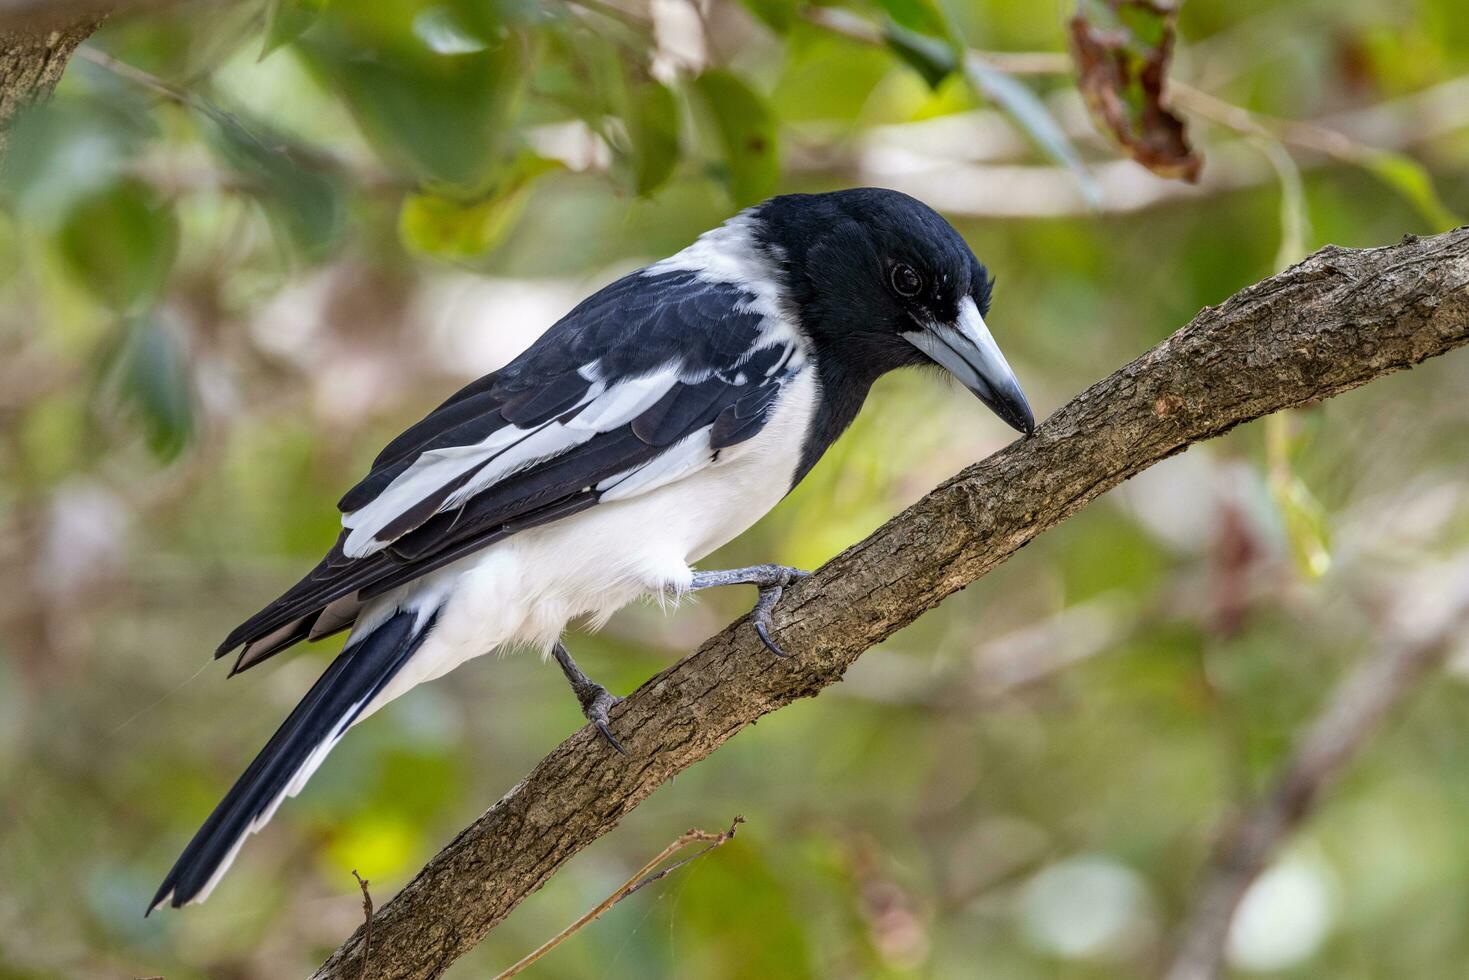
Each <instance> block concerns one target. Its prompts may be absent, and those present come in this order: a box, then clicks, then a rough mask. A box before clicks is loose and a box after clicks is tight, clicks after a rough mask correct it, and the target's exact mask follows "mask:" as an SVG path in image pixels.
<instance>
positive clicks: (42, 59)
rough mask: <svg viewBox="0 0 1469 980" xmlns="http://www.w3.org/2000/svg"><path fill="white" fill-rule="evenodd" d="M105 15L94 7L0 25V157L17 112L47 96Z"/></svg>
mask: <svg viewBox="0 0 1469 980" xmlns="http://www.w3.org/2000/svg"><path fill="white" fill-rule="evenodd" d="M105 16H106V15H105V14H103V13H99V12H97V10H96V9H93V10H91V11H89V12H86V13H80V14H73V15H71V16H70V17H57V16H53V15H40V14H38V15H36V16H35V17H33V18H32V19H30V20H29V21H17V22H15V23H8V24H5V25H3V26H0V158H3V157H4V155H5V150H6V149H7V147H8V146H9V139H10V134H9V132H8V131H9V129H10V123H11V120H13V119H14V118H15V115H16V113H18V112H20V111H21V110H22V109H24V108H25V107H26V106H28V105H31V104H32V103H35V102H42V101H45V100H46V99H47V98H49V97H50V95H51V90H52V89H54V88H55V87H56V83H57V82H59V81H61V73H62V72H64V71H65V70H66V63H67V62H68V61H69V60H70V59H71V53H72V52H73V51H75V50H76V47H77V45H78V44H81V43H82V42H83V41H85V40H86V39H87V38H89V37H91V35H92V32H93V31H95V30H96V29H97V27H98V25H100V24H101V23H102V20H103V18H104V17H105Z"/></svg>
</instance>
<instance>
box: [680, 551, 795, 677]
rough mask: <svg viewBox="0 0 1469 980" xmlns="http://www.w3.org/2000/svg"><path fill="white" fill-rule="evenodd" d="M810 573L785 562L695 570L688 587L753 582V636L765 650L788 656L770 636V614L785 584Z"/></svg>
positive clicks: (697, 587) (700, 587)
mask: <svg viewBox="0 0 1469 980" xmlns="http://www.w3.org/2000/svg"><path fill="white" fill-rule="evenodd" d="M810 574H811V573H810V572H806V571H802V570H801V569H799V568H791V567H789V566H787V565H751V566H750V567H748V568H730V569H724V570H721V571H713V572H695V573H694V577H693V581H692V582H691V583H690V586H689V588H690V590H693V589H708V588H712V587H713V586H716V585H753V586H755V587H756V588H758V589H759V590H760V597H759V598H758V599H756V600H755V608H754V609H752V610H750V623H751V625H753V626H754V627H755V635H756V636H758V637H760V642H761V643H763V644H765V649H767V650H769V651H770V652H771V653H773V654H775V655H776V656H777V657H789V656H790V654H788V653H786V652H785V651H784V650H782V649H781V648H780V644H778V643H776V642H775V640H773V639H771V636H770V631H771V629H772V628H773V626H772V623H771V618H770V614H771V612H772V611H773V610H774V609H775V604H776V603H777V602H779V601H780V597H781V596H782V595H783V594H784V593H785V590H786V588H787V587H788V586H790V585H793V584H795V583H796V582H798V581H800V580H801V579H803V578H805V577H806V576H808V575H810Z"/></svg>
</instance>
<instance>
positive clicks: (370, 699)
mask: <svg viewBox="0 0 1469 980" xmlns="http://www.w3.org/2000/svg"><path fill="white" fill-rule="evenodd" d="M991 286H992V280H991V278H990V276H989V274H988V272H986V270H985V267H984V266H983V265H981V264H980V263H979V261H978V260H977V259H976V258H975V257H974V254H973V253H972V252H971V251H970V249H969V247H968V246H967V245H966V244H965V242H964V240H963V239H962V238H961V237H960V236H959V234H958V233H957V232H956V231H955V230H954V229H953V228H952V227H951V226H950V225H949V224H948V222H946V221H945V220H944V219H943V218H942V217H940V216H939V215H938V214H937V213H936V212H934V211H933V210H931V209H930V208H928V207H927V206H925V205H923V204H922V203H920V202H918V201H916V200H914V199H913V198H911V197H907V196H906V195H903V194H899V193H896V192H893V191H885V190H875V189H856V190H847V191H838V192H835V193H830V194H814V195H805V194H798V195H790V196H785V197H776V198H772V199H771V200H769V201H766V202H765V203H764V204H760V205H757V206H756V207H753V208H750V209H749V210H746V211H744V212H741V213H740V214H738V215H736V216H735V217H733V218H731V219H730V220H729V221H727V222H726V223H725V224H723V225H722V226H720V227H719V228H716V229H714V230H713V231H710V232H708V233H706V234H704V235H703V236H701V237H700V238H699V239H698V240H697V241H695V242H694V243H693V244H692V245H690V246H689V247H688V248H685V249H684V250H683V251H681V252H679V253H678V254H676V255H674V256H672V257H670V258H667V259H664V260H663V261H661V262H657V263H655V264H653V265H651V266H648V267H647V268H645V269H642V270H640V271H638V272H634V273H632V274H631V275H628V276H625V277H623V278H622V279H619V280H617V281H616V282H614V283H612V284H611V285H609V286H607V287H606V288H605V289H602V290H601V291H600V292H598V293H596V294H595V295H593V296H591V297H589V298H588V299H586V300H585V301H583V302H582V303H581V304H580V305H579V306H577V307H576V308H575V309H574V310H572V311H571V312H570V313H568V314H567V315H566V316H565V317H564V318H562V319H561V320H560V321H559V322H557V323H556V324H555V325H554V326H552V327H551V328H550V329H549V330H548V331H547V332H546V333H545V334H544V335H543V336H542V337H541V338H540V339H539V340H537V341H536V342H535V343H534V344H532V345H531V347H530V348H529V349H528V350H526V351H525V352H524V353H523V354H521V355H520V356H519V357H517V358H516V359H515V360H513V361H511V362H510V364H509V365H507V366H506V367H504V368H503V369H501V370H499V371H496V372H494V373H493V374H490V375H487V376H485V377H484V378H481V379H480V380H478V381H475V382H473V383H471V384H469V385H467V386H466V387H464V388H462V389H461V390H460V391H458V392H457V393H455V394H454V395H453V396H452V397H450V398H449V399H448V401H446V402H444V403H443V404H442V405H440V406H439V407H438V408H436V409H434V410H433V411H432V412H430V413H429V414H428V415H427V416H426V417H425V418H424V419H423V420H422V421H420V422H418V423H417V424H415V425H413V426H412V427H410V428H409V429H408V430H407V431H406V432H404V433H403V434H402V435H400V436H399V437H398V438H396V439H394V440H393V441H392V442H391V443H389V444H388V446H387V448H386V449H384V450H383V451H382V453H381V454H380V455H379V456H378V457H377V460H376V461H375V462H374V463H373V466H372V471H371V472H370V473H368V474H367V476H366V477H364V478H363V479H362V480H361V482H359V483H358V484H357V485H356V486H354V487H353V488H352V489H351V490H348V491H347V493H346V495H345V496H344V497H342V499H341V502H340V504H339V507H340V509H341V511H342V532H341V536H340V537H339V538H338V539H337V543H336V544H335V545H334V546H333V547H332V549H331V551H330V552H329V553H328V554H327V556H326V557H325V558H323V559H322V560H321V562H320V564H318V565H317V566H316V567H315V568H314V569H312V570H311V572H310V573H309V574H308V575H307V576H306V577H305V578H304V579H302V580H301V581H300V582H299V583H297V584H296V585H295V586H293V587H292V588H291V589H290V590H289V591H287V592H286V593H285V594H284V595H282V596H281V597H280V598H279V599H277V600H275V601H274V602H272V603H271V604H270V605H268V606H266V607H265V608H264V609H262V610H261V611H260V612H259V613H257V614H255V615H254V616H252V617H251V618H250V619H249V620H247V621H246V622H245V623H244V624H243V625H241V626H240V627H239V628H238V629H236V630H235V631H234V632H233V633H231V634H230V635H229V636H228V637H227V638H226V639H225V641H224V643H223V644H221V646H220V648H219V650H218V652H217V654H216V656H224V655H225V654H227V653H229V652H231V651H232V650H234V649H236V648H237V647H243V649H242V650H241V652H240V654H239V658H238V659H237V660H236V662H235V665H234V669H233V671H232V672H231V673H235V672H238V671H241V670H245V669H246V668H249V667H253V666H255V665H256V664H258V663H261V662H262V661H264V660H265V659H267V658H268V657H271V656H274V655H275V654H276V653H279V652H280V651H281V650H284V649H285V648H287V647H289V646H291V645H292V644H295V643H297V642H299V641H301V640H315V639H319V638H321V637H324V636H330V635H332V634H334V633H337V632H338V631H341V630H345V629H349V628H350V629H351V631H352V632H351V635H350V636H349V638H348V639H347V642H346V645H345V646H344V647H343V649H342V652H341V653H340V654H339V655H338V656H337V657H336V659H335V660H334V661H333V662H332V663H331V665H330V666H329V667H328V668H327V669H326V671H325V673H323V674H322V676H321V678H320V679H319V680H318V681H317V682H316V684H315V685H314V686H313V687H312V688H311V690H310V691H309V692H308V693H307V694H306V697H305V698H304V699H303V700H302V701H301V703H300V704H299V705H298V706H297V707H296V709H295V710H294V711H293V712H292V713H291V715H290V717H288V718H287V719H286V721H285V723H284V724H283V725H282V726H281V728H280V730H279V731H277V732H276V733H275V735H274V736H273V737H272V738H271V739H270V741H269V743H267V745H266V746H265V748H264V750H263V751H261V753H260V755H259V756H258V757H257V758H256V759H255V761H254V762H252V763H251V764H250V767H249V768H248V769H246V770H245V773H244V775H243V776H241V777H240V779H239V781H238V782H236V783H235V785H234V787H233V788H232V789H231V790H230V791H229V794H228V795H227V796H226V797H225V798H224V801H223V802H221V803H220V804H219V806H218V807H217V808H216V809H215V810H214V812H213V813H212V814H210V816H209V818H208V820H206V821H205V823H204V826H203V827H202V828H200V830H199V832H198V833H197V834H196V835H195V836H194V839H193V840H192V841H190V842H189V845H188V847H187V848H185V850H184V853H183V855H182V856H181V857H180V858H179V859H178V862H177V863H176V864H175V865H174V867H173V870H171V871H170V872H169V873H168V877H167V878H165V879H164V882H163V884H162V886H161V887H160V888H159V889H158V893H157V895H156V896H155V897H154V899H153V902H152V904H151V905H150V906H149V911H150V912H151V911H152V910H153V909H154V908H157V907H158V906H159V905H163V904H165V903H167V904H171V905H173V906H175V907H178V906H181V905H184V904H186V903H190V902H198V901H202V900H203V899H204V898H206V897H207V896H208V895H209V893H210V891H211V890H212V889H213V888H214V887H215V885H216V884H217V883H218V882H219V880H220V878H221V877H222V876H223V875H224V873H225V871H226V869H227V868H228V867H229V865H230V863H231V862H232V861H233V860H234V858H235V856H236V854H237V853H238V852H239V850H240V847H241V845H242V844H243V843H244V841H245V839H246V838H247V837H248V836H249V835H251V834H253V833H255V832H256V831H258V830H259V829H260V828H261V827H262V826H264V825H265V823H266V822H267V821H269V820H270V818H271V816H272V815H273V814H274V813H275V811H276V808H277V807H279V806H280V804H281V802H282V801H283V800H284V799H285V798H286V797H288V796H294V795H295V794H296V793H298V792H299V791H300V790H301V788H302V787H303V786H304V785H305V784H306V781H307V779H309V778H310V777H311V774H312V773H313V772H314V771H315V770H316V768H317V767H318V766H320V765H321V763H322V761H323V760H324V759H325V758H326V756H327V753H329V752H330V751H331V750H332V747H333V746H335V745H336V744H337V742H338V741H340V740H341V738H342V736H343V735H344V734H345V733H346V731H347V729H348V728H350V727H351V726H353V725H355V724H357V723H358V722H360V721H362V720H363V719H364V718H366V717H367V716H369V715H371V714H372V713H373V712H374V711H376V710H378V709H379V708H381V707H382V706H383V705H385V704H387V703H388V702H389V701H391V700H393V699H394V698H396V697H398V696H399V695H401V694H403V693H405V692H406V691H408V690H409V689H410V688H412V687H414V686H415V685H417V684H421V683H423V682H424V681H428V680H432V679H434V678H436V677H439V676H441V675H443V674H444V673H447V672H448V671H450V670H453V669H454V668H455V667H458V666H459V665H460V664H462V663H464V662H465V661H466V660H470V659H472V658H474V657H478V656H480V655H482V654H485V653H488V652H490V651H491V650H494V649H496V648H497V647H501V646H505V645H510V644H519V645H526V646H532V647H536V648H539V649H541V650H543V651H546V652H548V653H550V654H551V655H553V656H554V657H555V658H556V660H557V661H558V663H560V665H561V668H562V670H563V671H564V672H565V673H566V676H567V678H568V680H569V681H570V682H571V685H572V688H573V690H574V691H575V693H576V695H577V698H578V700H579V701H580V703H581V706H582V710H583V713H584V714H585V715H586V716H587V718H588V719H589V721H591V723H592V724H594V725H595V726H596V727H597V728H598V729H599V730H600V731H601V732H602V734H603V735H604V736H606V739H607V741H608V742H609V743H610V744H611V746H612V748H615V749H617V750H618V751H621V746H620V745H619V744H618V742H617V740H616V738H615V736H614V734H613V731H612V729H611V727H610V725H609V723H608V717H607V711H608V709H609V708H610V707H611V706H612V705H613V704H615V703H616V700H617V699H616V698H614V697H612V696H611V695H609V694H608V692H607V691H606V689H604V688H603V687H602V686H601V685H598V684H595V683H593V682H592V681H591V680H590V679H588V678H587V677H586V675H585V674H583V673H582V672H581V670H580V669H579V668H578V667H577V666H576V663H575V661H573V660H572V659H571V656H570V654H569V653H567V651H566V649H565V647H564V646H562V644H561V635H562V631H563V630H564V629H565V627H566V625H567V623H568V622H570V621H571V620H573V619H576V618H578V617H586V618H587V619H588V620H589V621H590V622H591V623H592V624H593V625H594V626H600V625H601V624H602V623H603V622H605V621H606V620H607V618H608V617H609V616H611V615H612V613H613V612H614V611H615V610H617V609H618V608H620V607H622V606H624V605H626V604H628V603H629V602H631V601H633V600H634V599H637V598H639V597H641V596H646V595H649V594H652V595H659V596H662V595H671V596H679V595H682V594H684V593H687V592H689V591H691V590H695V589H702V588H707V587H710V586H714V585H734V584H748V585H754V586H756V587H758V588H759V590H760V592H759V595H760V599H759V602H758V603H757V605H756V607H755V611H754V613H753V614H752V619H753V621H754V626H755V629H756V630H757V631H758V632H759V634H760V636H761V638H762V639H763V640H764V641H765V643H766V645H767V646H768V647H770V649H771V651H772V652H773V653H776V654H780V653H781V651H780V649H779V647H777V646H776V645H775V643H774V641H773V640H772V639H771V638H770V611H771V609H772V607H773V606H774V604H775V602H776V601H777V600H778V599H779V596H780V590H781V589H782V587H784V586H786V585H789V584H790V583H791V582H792V581H793V580H794V579H795V578H797V577H799V576H800V575H801V574H803V573H801V572H797V571H796V570H794V569H789V568H784V567H782V566H778V565H760V566H755V567H752V568H744V569H735V570H730V571H695V570H693V569H692V568H691V567H690V563H691V562H695V561H698V560H699V559H700V558H702V557H704V556H705V555H707V554H709V553H710V552H712V551H713V550H714V549H716V548H718V547H719V546H720V545H722V544H724V543H725V542H727V541H729V540H731V539H732V538H734V537H735V536H736V535H738V534H740V533H741V532H743V531H744V530H745V529H747V528H749V527H750V526H751V525H752V524H754V523H755V522H756V521H757V520H758V519H759V518H760V517H761V516H762V515H764V514H765V513H766V512H767V511H769V510H770V509H771V508H772V507H774V506H775V504H776V503H777V502H778V501H779V500H780V499H781V498H782V497H783V496H785V494H786V493H787V492H789V491H790V489H791V488H792V487H794V486H795V485H796V484H797V483H799V482H800V480H801V478H802V477H804V476H805V475H806V473H807V472H809V471H810V469H811V467H812V466H813V465H814V464H815V463H816V461H817V460H818V459H820V458H821V455H822V453H824V452H825V451H826V449H827V448H828V447H829V446H830V445H831V444H832V442H833V441H834V440H835V439H836V438H837V437H838V436H839V435H841V433H842V431H843V430H845V429H846V428H847V426H848V425H849V424H851V422H852V420H853V418H854V417H855V416H856V415H857V412H858V410H859V409H860V408H861V407H862V403H863V401H864V400H865V399H866V397H867V393H868V390H869V389H870V388H871V386H872V384H873V382H874V381H876V380H877V378H878V377H879V376H881V375H883V374H885V373H887V372H888V371H891V370H894V369H895V368H900V367H906V366H915V365H930V366H931V365H935V364H936V365H938V366H940V367H942V368H943V369H945V370H947V371H948V372H949V373H950V374H952V375H953V376H954V377H955V378H957V379H958V380H959V381H960V382H961V383H962V384H963V385H964V386H965V387H966V388H968V389H969V390H970V391H972V392H973V393H974V394H975V395H977V396H978V397H979V399H980V400H981V401H983V402H984V403H985V404H986V405H988V406H989V407H990V408H991V409H993V410H994V411H995V413H996V414H998V415H999V416H1000V418H1002V419H1004V420H1005V421H1006V422H1008V423H1009V424H1010V425H1011V426H1013V427H1015V428H1016V429H1018V430H1020V431H1022V432H1025V433H1029V432H1031V431H1032V430H1033V429H1034V427H1035V422H1034V418H1033V416H1032V414H1031V410H1030V406H1029V405H1028V404H1027V403H1026V400H1025V396H1024V395H1023V394H1022V393H1021V390H1020V386H1019V384H1018V383H1017V382H1016V379H1015V375H1014V374H1013V372H1012V371H1011V370H1010V368H1009V366H1008V365H1007V364H1006V363H1005V358H1004V356H1003V355H1002V354H1001V353H1000V350H999V348H998V347H997V346H996V345H995V341H994V339H993V338H992V337H991V336H990V332H989V330H988V328H986V326H985V321H984V316H985V314H986V313H987V312H988V310H989V305H990V290H991ZM611 758H615V757H611Z"/></svg>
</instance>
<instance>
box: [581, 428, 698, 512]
mask: <svg viewBox="0 0 1469 980" xmlns="http://www.w3.org/2000/svg"><path fill="white" fill-rule="evenodd" d="M712 429H713V426H708V425H706V426H705V427H704V428H702V429H699V430H698V431H696V432H694V433H692V434H690V435H687V436H684V437H683V438H682V439H680V440H679V441H678V442H675V443H674V444H673V445H671V446H669V447H668V448H667V449H666V450H664V451H663V452H662V453H660V454H659V455H657V456H656V457H654V458H653V459H650V460H648V462H646V463H644V464H643V465H642V466H639V467H637V468H636V469H632V470H627V471H625V472H622V473H618V474H617V475H616V476H609V477H608V478H607V479H605V480H603V481H602V482H601V483H598V484H597V489H598V490H600V491H601V492H602V496H601V498H600V499H601V500H604V501H609V500H621V499H623V498H625V497H631V496H634V495H635V494H639V493H646V492H647V491H649V490H655V489H657V488H658V487H662V486H667V485H668V484H670V483H672V482H673V481H675V480H678V479H681V478H683V477H685V476H687V475H688V474H690V473H692V472H693V471H694V470H697V469H701V468H702V467H704V466H707V465H708V463H709V459H710V457H711V456H712V455H713V451H712V450H711V449H710V448H709V433H710V431H711V430H712Z"/></svg>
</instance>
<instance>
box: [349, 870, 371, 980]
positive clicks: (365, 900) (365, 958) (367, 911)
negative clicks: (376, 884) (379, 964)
mask: <svg viewBox="0 0 1469 980" xmlns="http://www.w3.org/2000/svg"><path fill="white" fill-rule="evenodd" d="M352 877H353V878H356V879H357V885H358V887H359V888H361V889H362V918H363V919H364V920H365V924H364V925H363V928H364V929H365V930H367V931H366V932H365V933H364V934H363V936H362V972H361V973H360V974H358V976H362V977H365V976H367V964H368V963H370V962H371V957H372V893H371V892H369V891H368V890H367V886H368V885H370V884H372V882H370V881H368V880H367V879H366V878H364V877H362V876H361V875H360V874H358V873H357V869H356V868H353V869H352Z"/></svg>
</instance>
